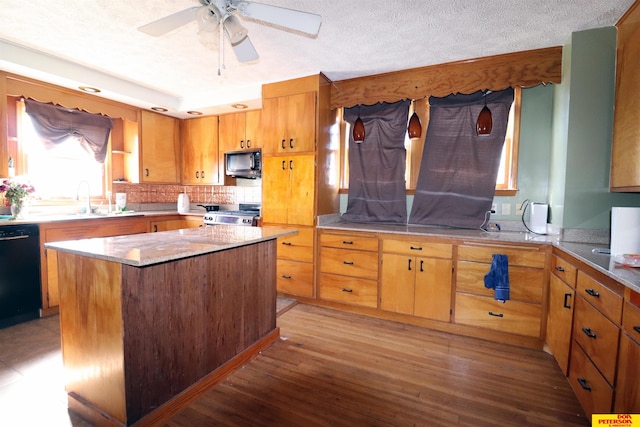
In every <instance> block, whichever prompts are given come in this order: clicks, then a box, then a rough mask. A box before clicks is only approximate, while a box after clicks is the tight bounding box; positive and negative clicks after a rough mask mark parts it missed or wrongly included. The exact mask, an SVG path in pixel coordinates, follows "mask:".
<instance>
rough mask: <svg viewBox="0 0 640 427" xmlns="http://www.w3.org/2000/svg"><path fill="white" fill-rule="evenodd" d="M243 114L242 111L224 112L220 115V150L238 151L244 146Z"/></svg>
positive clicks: (224, 151)
mask: <svg viewBox="0 0 640 427" xmlns="http://www.w3.org/2000/svg"><path fill="white" fill-rule="evenodd" d="M244 129H245V115H244V113H235V114H224V115H221V116H220V130H219V136H220V150H221V151H222V152H223V153H226V152H227V151H239V150H243V149H245V148H247V147H246V141H245V136H244Z"/></svg>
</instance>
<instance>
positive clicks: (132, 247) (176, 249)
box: [45, 225, 297, 267]
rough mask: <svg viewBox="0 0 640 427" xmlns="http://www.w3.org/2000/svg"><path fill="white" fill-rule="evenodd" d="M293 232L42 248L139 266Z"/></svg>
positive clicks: (170, 236) (244, 230)
mask: <svg viewBox="0 0 640 427" xmlns="http://www.w3.org/2000/svg"><path fill="white" fill-rule="evenodd" d="M296 233H297V231H295V230H283V229H277V228H260V227H239V226H234V225H218V226H215V227H201V228H187V229H182V230H174V231H164V232H159V233H144V234H132V235H127V236H116V237H103V238H93V239H81V240H68V241H63V242H51V243H46V244H45V247H46V248H50V249H54V250H57V251H61V252H69V253H73V254H77V255H84V256H88V257H92V258H99V259H104V260H107V261H114V262H119V263H121V264H127V265H132V266H135V267H143V266H147V265H152V264H158V263H161V262H167V261H173V260H177V259H181V258H186V257H190V256H197V255H203V254H208V253H212V252H216V251H222V250H226V249H232V248H236V247H240V246H245V245H248V244H252V243H259V242H263V241H267V240H271V239H276V238H278V237H281V236H287V235H291V234H296Z"/></svg>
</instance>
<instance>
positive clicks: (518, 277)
mask: <svg viewBox="0 0 640 427" xmlns="http://www.w3.org/2000/svg"><path fill="white" fill-rule="evenodd" d="M493 254H506V255H507V258H508V271H509V284H510V299H509V300H508V301H506V302H502V301H499V300H496V299H495V298H494V296H493V295H494V291H493V289H489V288H486V287H485V285H484V277H485V275H486V274H487V273H489V271H490V270H491V262H492V260H493ZM547 256H548V251H547V250H545V249H544V248H542V247H539V246H531V247H530V248H529V247H522V246H508V245H482V244H462V245H459V246H458V259H457V262H456V294H455V308H454V313H455V314H454V320H455V323H457V324H461V325H468V326H475V327H479V328H487V329H491V330H495V331H499V332H506V333H510V334H515V335H521V336H526V337H533V338H541V337H543V328H542V324H543V323H542V315H543V298H544V297H543V296H544V293H545V290H546V288H547V287H546V285H545V280H546V273H545V267H546V265H547Z"/></svg>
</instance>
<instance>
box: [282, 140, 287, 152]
mask: <svg viewBox="0 0 640 427" xmlns="http://www.w3.org/2000/svg"><path fill="white" fill-rule="evenodd" d="M285 142H286V140H284V139H283V140H282V149H283V150H284V143H285Z"/></svg>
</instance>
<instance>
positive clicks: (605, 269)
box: [318, 221, 640, 292]
mask: <svg viewBox="0 0 640 427" xmlns="http://www.w3.org/2000/svg"><path fill="white" fill-rule="evenodd" d="M318 228H320V229H326V230H336V231H358V232H374V233H392V234H405V235H415V236H424V237H427V236H428V237H440V238H449V239H473V240H476V241H477V240H480V241H486V242H487V243H490V242H494V243H536V244H548V245H552V246H555V247H557V248H559V249H562V250H563V251H565V252H567V253H569V254H570V255H573V256H574V257H576V258H577V259H579V260H581V261H582V262H584V263H586V264H588V265H589V266H591V267H593V268H595V269H596V270H598V271H600V272H601V273H603V274H605V275H606V276H609V277H611V278H612V279H614V280H617V281H618V282H620V283H622V284H623V285H625V286H627V287H628V288H631V289H632V290H634V291H636V292H640V269H639V268H631V267H624V266H620V265H618V264H617V263H615V262H614V257H612V256H610V255H608V254H603V253H600V252H599V251H598V249H608V248H609V247H608V246H607V245H602V244H593V243H575V242H563V241H561V240H560V238H559V236H558V235H540V234H535V233H528V232H521V231H497V232H488V231H483V230H470V229H457V228H447V227H431V226H423V225H411V224H409V225H406V224H374V223H352V222H343V221H335V222H327V223H325V224H322V225H319V226H318ZM594 249H595V251H594Z"/></svg>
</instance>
